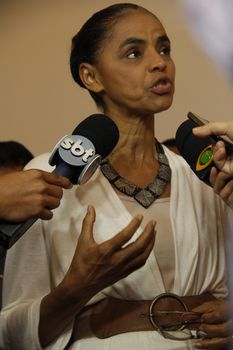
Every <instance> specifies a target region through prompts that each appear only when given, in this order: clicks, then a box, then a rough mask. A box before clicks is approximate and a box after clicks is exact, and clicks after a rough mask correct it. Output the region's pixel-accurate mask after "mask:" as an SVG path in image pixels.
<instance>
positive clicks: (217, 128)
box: [193, 122, 231, 137]
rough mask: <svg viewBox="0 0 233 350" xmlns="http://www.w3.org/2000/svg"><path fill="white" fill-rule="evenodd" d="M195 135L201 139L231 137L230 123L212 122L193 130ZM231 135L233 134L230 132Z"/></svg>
mask: <svg viewBox="0 0 233 350" xmlns="http://www.w3.org/2000/svg"><path fill="white" fill-rule="evenodd" d="M193 134H194V135H196V136H200V137H205V136H209V135H211V134H213V135H227V136H229V137H231V136H230V135H229V123H228V122H210V123H207V124H205V125H203V126H198V127H196V128H193ZM230 134H231V132H230Z"/></svg>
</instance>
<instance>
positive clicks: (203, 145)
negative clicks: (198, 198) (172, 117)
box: [176, 112, 233, 208]
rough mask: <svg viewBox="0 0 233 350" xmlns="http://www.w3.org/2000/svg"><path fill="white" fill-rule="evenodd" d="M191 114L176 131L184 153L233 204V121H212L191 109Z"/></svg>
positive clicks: (178, 142)
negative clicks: (192, 111)
mask: <svg viewBox="0 0 233 350" xmlns="http://www.w3.org/2000/svg"><path fill="white" fill-rule="evenodd" d="M188 117H189V118H190V119H189V120H186V121H185V122H183V123H182V124H181V125H180V126H179V128H178V129H177V132H176V143H177V147H178V149H179V151H180V154H181V155H182V156H183V157H184V159H185V160H186V161H187V163H188V164H189V165H190V167H191V169H192V170H193V171H194V173H195V174H196V175H197V176H198V177H199V178H200V179H201V180H202V181H204V182H205V183H207V184H209V185H211V186H212V187H213V189H214V191H215V192H216V193H218V194H219V195H220V197H221V198H222V199H223V200H224V201H225V202H226V203H227V204H228V205H229V206H230V207H232V208H233V161H232V159H231V158H232V155H233V144H232V142H231V140H230V138H231V137H233V123H230V122H229V125H226V124H228V123H217V122H215V123H209V122H208V121H206V120H204V119H202V118H198V117H197V116H196V115H194V114H193V113H191V112H190V113H189V114H188ZM219 124H222V125H219ZM230 124H231V125H230ZM197 126H200V127H198V128H196V127H197ZM219 135H221V136H219ZM198 136H199V137H198Z"/></svg>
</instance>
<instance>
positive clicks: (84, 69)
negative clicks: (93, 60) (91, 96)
mask: <svg viewBox="0 0 233 350" xmlns="http://www.w3.org/2000/svg"><path fill="white" fill-rule="evenodd" d="M79 76H80V79H81V80H82V82H83V84H84V85H85V87H86V88H87V89H88V90H90V91H92V92H96V93H98V92H101V91H102V90H103V86H102V84H101V82H100V80H99V79H98V72H97V70H96V68H95V67H94V66H92V65H91V64H89V63H81V64H80V66H79Z"/></svg>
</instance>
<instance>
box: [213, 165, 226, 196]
mask: <svg viewBox="0 0 233 350" xmlns="http://www.w3.org/2000/svg"><path fill="white" fill-rule="evenodd" d="M228 179H229V175H228V174H226V173H224V172H222V171H221V172H219V173H218V175H217V177H216V180H215V183H214V187H213V188H214V191H215V192H216V193H218V194H220V192H221V191H222V190H223V188H224V187H225V186H226V181H227V180H228ZM223 194H224V193H223Z"/></svg>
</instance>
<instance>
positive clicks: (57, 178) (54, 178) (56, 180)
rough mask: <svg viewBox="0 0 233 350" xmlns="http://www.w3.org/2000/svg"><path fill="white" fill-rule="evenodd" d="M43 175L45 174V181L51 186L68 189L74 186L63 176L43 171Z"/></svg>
mask: <svg viewBox="0 0 233 350" xmlns="http://www.w3.org/2000/svg"><path fill="white" fill-rule="evenodd" d="M42 174H43V179H44V180H45V181H46V182H47V183H49V184H53V185H57V186H61V187H63V188H66V189H67V188H70V187H71V186H72V184H71V182H70V180H69V179H68V178H66V177H64V176H61V175H59V174H56V173H49V172H46V171H43V172H42Z"/></svg>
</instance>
